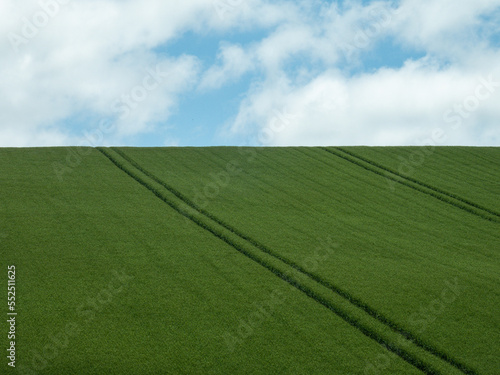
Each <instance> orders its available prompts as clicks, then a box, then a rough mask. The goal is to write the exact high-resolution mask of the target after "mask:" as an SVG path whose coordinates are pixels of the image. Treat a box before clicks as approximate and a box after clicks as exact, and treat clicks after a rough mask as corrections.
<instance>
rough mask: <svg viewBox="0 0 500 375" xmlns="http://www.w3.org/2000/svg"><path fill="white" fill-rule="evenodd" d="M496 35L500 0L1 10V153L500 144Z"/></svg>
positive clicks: (57, 3) (246, 1)
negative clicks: (5, 149)
mask: <svg viewBox="0 0 500 375" xmlns="http://www.w3.org/2000/svg"><path fill="white" fill-rule="evenodd" d="M499 25H500V0H478V1H475V2H469V1H458V2H457V1H451V0H432V1H431V0H423V1H422V0H401V1H347V0H346V1H338V2H336V1H320V0H315V1H272V2H271V1H266V0H190V1H185V2H182V4H181V3H177V4H176V3H175V2H162V1H159V0H146V1H142V2H134V1H124V2H116V1H113V0H99V1H97V0H85V1H78V2H76V1H69V2H68V1H62V0H45V1H41V2H39V1H26V2H22V4H18V2H15V1H13V0H8V1H5V2H3V3H2V5H0V33H1V34H2V35H4V38H3V39H2V40H1V41H0V52H1V56H2V58H1V59H0V66H1V68H2V72H4V76H3V77H2V79H1V80H0V90H1V94H2V97H3V98H4V100H2V103H1V104H0V106H1V108H0V113H1V114H0V119H1V120H2V121H0V146H13V147H24V146H61V145H88V146H101V145H128V146H214V145H255V146H274V145H276V146H288V145H304V146H315V145H422V144H429V143H433V144H436V145H489V146H499V145H500V130H499V129H500V126H499V125H500V105H499V104H500V70H499V68H500V67H499V64H498V61H500V26H499ZM103 124H106V125H107V126H104V125H103ZM437 134H443V135H442V136H439V137H438V136H437Z"/></svg>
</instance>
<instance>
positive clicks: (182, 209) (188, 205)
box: [97, 147, 477, 375]
mask: <svg viewBox="0 0 500 375" xmlns="http://www.w3.org/2000/svg"><path fill="white" fill-rule="evenodd" d="M97 149H98V151H99V152H101V154H103V155H104V156H105V157H106V158H107V159H109V160H110V161H111V162H112V163H113V164H114V165H115V166H116V167H118V168H119V169H120V170H122V171H123V172H124V173H126V174H127V175H129V176H130V177H131V178H133V179H134V180H135V181H136V182H138V183H139V184H141V185H143V186H144V187H145V188H147V189H148V190H150V191H151V192H152V193H153V194H155V195H156V196H157V197H158V198H159V199H161V200H162V201H163V202H164V203H166V204H167V205H169V206H170V207H171V208H173V209H174V210H175V211H177V212H178V213H179V214H181V215H182V216H184V217H186V218H187V219H189V220H191V221H192V222H194V223H195V224H197V225H198V226H200V227H201V228H203V229H205V230H206V231H208V232H210V233H211V234H213V235H214V236H216V237H218V238H219V239H221V240H222V241H224V242H225V243H227V244H228V245H230V246H231V247H233V248H234V249H235V250H237V251H238V252H240V253H242V254H243V255H245V256H246V257H248V258H249V259H251V260H253V261H254V262H256V263H258V264H259V265H261V266H263V267H265V268H266V269H268V270H269V271H271V272H272V273H273V274H275V275H276V276H278V277H279V278H281V279H282V280H284V281H285V282H287V283H288V284H290V285H291V286H293V287H294V288H296V289H298V290H300V291H301V292H303V293H304V294H306V295H307V296H308V297H309V298H312V299H313V300H315V301H316V302H317V303H319V304H321V305H322V306H324V307H326V308H328V309H329V310H330V311H332V312H333V313H335V314H336V315H337V316H339V317H340V318H342V319H343V320H344V321H346V322H347V323H348V324H350V325H351V326H353V327H355V328H356V329H358V330H359V331H360V332H361V333H363V334H364V335H365V336H367V337H369V338H371V339H373V340H375V341H376V342H378V343H379V344H381V345H382V346H384V347H385V348H386V349H387V350H389V351H391V352H393V353H395V354H396V355H398V356H399V357H400V358H402V359H403V360H405V361H406V362H408V363H410V364H411V365H413V366H414V367H416V368H418V369H419V370H421V371H423V372H424V373H426V374H440V373H441V372H439V371H438V370H436V369H435V368H433V366H431V365H429V364H428V363H425V362H424V361H422V360H421V359H420V358H418V357H417V356H415V355H414V354H412V353H411V352H409V351H407V350H406V349H404V348H402V347H401V345H396V344H394V340H393V341H392V342H391V341H390V340H387V339H386V338H385V337H383V335H381V334H379V333H377V332H376V331H375V330H373V329H372V328H370V327H369V326H367V325H366V324H363V323H361V322H360V321H359V319H357V318H356V317H353V316H351V315H349V313H346V311H345V309H341V308H339V307H338V306H335V305H334V304H332V303H331V302H330V301H329V300H328V299H327V298H325V297H323V296H322V295H321V294H320V293H317V292H316V291H315V290H313V289H312V288H311V287H309V286H307V285H304V283H301V282H299V281H297V278H298V276H299V275H303V276H306V277H307V278H308V279H310V280H312V281H314V282H315V283H316V284H319V285H321V286H322V287H324V288H326V289H328V290H329V291H332V292H334V293H335V294H336V295H338V296H340V297H341V298H342V299H344V300H345V301H347V302H348V303H349V304H351V305H352V306H354V307H356V308H358V309H360V310H362V311H363V312H364V313H366V314H368V315H369V316H370V317H371V318H373V319H375V320H376V321H377V322H378V323H381V324H382V325H383V326H385V327H386V328H389V329H390V330H391V331H393V332H395V333H396V334H398V335H400V336H402V338H403V339H404V340H407V341H409V342H411V343H412V344H414V345H415V346H416V347H418V348H419V349H421V350H423V351H425V352H427V353H428V354H431V355H432V356H434V357H436V358H438V359H439V360H442V361H444V362H446V363H447V364H448V365H451V366H452V367H453V368H454V369H456V370H458V371H460V372H461V373H464V374H470V375H475V374H477V373H476V372H475V371H474V370H472V369H470V368H468V366H466V365H464V364H462V363H460V362H458V361H456V360H455V359H453V358H451V357H450V356H449V355H448V354H446V353H444V352H442V351H440V350H438V349H436V348H434V347H433V346H431V345H429V344H427V343H425V342H423V341H422V340H421V339H419V338H418V337H416V336H414V335H413V334H412V333H411V332H409V331H407V330H405V329H404V328H402V327H400V326H399V325H398V324H396V323H395V322H393V321H391V320H390V319H388V318H387V317H385V316H384V315H382V314H381V313H379V312H378V311H376V310H375V309H373V308H371V307H370V306H369V305H367V304H366V303H364V302H362V301H361V300H359V299H357V298H355V297H354V296H352V295H351V294H350V293H348V292H346V291H345V290H343V289H341V288H339V287H337V286H336V285H333V284H332V283H330V282H328V281H326V280H324V279H322V278H321V277H319V276H318V275H316V274H314V273H311V272H309V271H307V270H306V269H304V268H303V267H301V266H300V265H299V264H297V263H295V262H293V261H291V260H289V259H286V258H284V257H282V256H280V255H279V254H276V253H275V252H274V251H272V250H270V249H268V248H267V247H266V246H264V245H263V244H261V243H259V242H258V241H255V240H253V239H252V238H250V237H249V236H247V235H245V234H244V233H241V232H240V231H238V230H237V229H235V228H233V227H231V226H230V225H229V224H227V223H225V222H223V221H222V220H220V219H219V218H217V217H215V216H214V215H212V214H211V213H210V212H208V211H206V210H204V209H202V208H200V207H198V206H197V205H196V204H195V203H194V202H192V201H191V200H189V199H188V198H187V197H186V196H185V195H183V194H182V193H181V192H179V191H178V190H176V189H175V188H173V187H172V186H170V185H168V184H166V183H165V182H164V181H162V180H160V179H159V178H158V177H156V176H155V175H154V174H152V173H150V172H149V171H147V170H145V169H144V168H143V167H142V166H141V165H139V164H138V163H137V162H135V161H134V160H133V159H132V158H130V157H129V156H128V155H126V154H125V153H124V152H123V151H122V150H119V149H116V148H112V149H106V148H102V147H99V148H97ZM113 153H116V155H118V157H116V156H114V155H113ZM119 158H121V159H123V161H124V162H123V161H122V162H121V161H120V160H119ZM126 164H129V165H130V166H128V165H126ZM134 169H135V170H137V171H138V172H137V171H134ZM141 174H142V175H144V176H146V178H144V177H143V176H141ZM147 178H149V179H151V180H152V181H153V182H154V183H156V184H158V185H159V186H161V188H164V189H166V190H167V191H168V192H169V193H171V194H173V195H174V196H175V197H176V198H177V199H179V200H180V201H181V202H175V201H174V199H172V198H169V197H167V195H166V194H164V193H163V192H161V191H160V189H161V188H160V189H158V188H157V187H155V186H154V185H153V184H152V183H150V182H148V181H147ZM207 219H208V220H207ZM207 221H208V222H207ZM211 222H213V223H211ZM219 226H220V227H222V228H223V229H225V230H226V231H227V232H229V233H227V234H225V233H223V230H221V228H218V227H219ZM232 236H236V237H237V238H239V240H243V241H244V243H247V245H248V244H249V245H251V246H252V247H254V248H256V249H258V250H259V252H260V253H264V254H265V255H268V256H269V257H271V258H273V259H274V260H277V261H278V262H279V264H285V265H287V266H288V267H290V268H291V269H292V271H291V272H289V273H287V272H284V271H283V270H281V269H280V268H279V266H276V265H273V264H270V262H268V261H266V260H264V259H262V257H260V256H258V255H256V254H254V252H252V251H251V250H248V249H247V248H245V247H247V246H245V245H244V244H241V243H238V239H236V240H235V239H233V238H231V237H232ZM292 274H294V275H295V277H294V276H291V275H292Z"/></svg>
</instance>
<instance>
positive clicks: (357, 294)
mask: <svg viewBox="0 0 500 375" xmlns="http://www.w3.org/2000/svg"><path fill="white" fill-rule="evenodd" d="M75 150H76V149H73V151H75ZM419 150H422V149H409V148H376V149H372V148H342V149H337V148H327V149H323V148H279V149H274V148H260V149H250V148H244V149H240V148H205V149H199V148H158V149H139V148H137V149H136V148H121V149H99V150H95V149H92V150H91V149H88V150H83V149H80V151H86V152H88V153H89V154H88V155H86V156H83V157H81V162H79V163H78V165H74V168H71V169H68V170H66V172H65V173H64V175H63V176H62V177H63V178H62V181H61V180H60V179H59V178H58V177H57V174H56V173H55V172H54V163H63V164H64V163H65V158H66V156H67V153H68V149H64V148H57V149H17V150H14V149H0V186H1V187H2V192H3V194H2V196H1V200H0V218H1V223H2V224H1V227H0V249H1V250H0V251H1V263H2V264H1V266H2V269H5V276H6V275H7V271H6V268H7V265H10V264H14V265H16V271H17V293H18V297H17V300H16V301H17V304H18V313H19V315H18V331H17V336H18V338H17V350H18V353H17V356H18V358H17V360H18V362H17V365H18V367H19V366H20V367H21V370H22V367H23V366H24V367H26V368H28V369H33V367H34V366H33V364H34V363H33V359H34V358H36V357H34V356H35V354H40V356H39V357H38V359H39V362H40V358H41V361H42V365H41V364H38V365H39V366H38V369H35V370H36V371H35V373H37V374H38V373H39V374H64V373H78V374H127V373H136V374H160V373H171V374H179V373H181V374H182V373H185V374H193V373H199V374H206V373H213V374H227V373H255V374H259V373H284V374H292V373H293V374H324V373H335V374H402V373H404V374H412V373H414V374H418V373H427V374H432V373H436V374H464V373H470V374H495V373H496V371H497V369H498V368H499V367H500V361H499V359H498V355H497V354H498V351H499V349H500V348H499V332H500V317H499V316H498V314H497V312H498V307H499V306H500V293H499V290H498V285H499V274H500V273H499V271H500V261H499V260H500V259H499V252H498V250H499V239H500V232H499V230H498V227H499V225H500V220H499V219H500V217H498V216H496V213H497V212H499V211H500V209H499V206H498V193H499V191H498V189H497V187H498V182H499V179H498V177H499V172H498V165H499V162H500V152H499V149H470V148H437V149H436V150H433V153H432V154H429V155H428V156H427V157H426V159H425V163H422V164H421V165H419V166H418V168H417V167H415V168H414V170H412V173H411V174H408V175H406V174H404V173H400V171H398V168H399V165H398V162H399V161H400V160H401V158H400V156H401V157H407V158H408V157H409V156H410V155H411V153H412V152H415V151H419ZM75 152H78V151H75ZM479 181H482V183H480V182H479ZM115 271H119V272H124V273H125V274H126V275H128V277H126V278H125V280H122V281H120V279H118V278H117V277H116V273H115ZM5 279H6V277H5ZM110 283H113V284H111V285H113V287H111V286H109V285H110ZM96 298H97V302H96V305H93V303H94V302H93V300H94V299H96ZM99 301H101V302H99ZM273 301H274V302H273ZM263 306H266V307H263ZM262 308H264V309H265V310H264V313H263V312H262V311H263V310H262ZM259 311H260V313H259ZM249 320H250V323H249ZM242 322H246V324H243V325H242ZM252 322H253V323H252ZM249 324H250V328H249ZM68 325H69V326H68ZM67 327H71V328H74V329H75V330H76V333H75V332H72V333H73V335H69V334H67V333H66V332H65V331H66V329H67ZM238 332H239V333H238ZM51 335H55V336H56V337H58V338H59V341H60V342H62V344H64V345H60V346H59V347H57V345H55V346H54V345H53V344H51V342H52V341H51V340H52V339H51V337H52V336H51ZM229 338H231V339H229ZM4 341H5V346H6V344H7V339H5V340H4ZM47 345H49V346H52V347H57V352H54V351H52V352H45V353H44V352H43V349H44V347H47ZM5 362H7V360H5ZM35 364H37V363H35ZM43 365H44V366H43ZM1 366H2V367H5V368H7V370H8V371H9V370H10V368H8V367H7V365H6V363H5V364H1ZM42 367H43V368H42ZM28 369H26V371H25V373H30V372H29V371H28ZM18 370H19V368H18ZM11 372H12V371H11ZM18 373H23V371H18Z"/></svg>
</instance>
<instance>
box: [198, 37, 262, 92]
mask: <svg viewBox="0 0 500 375" xmlns="http://www.w3.org/2000/svg"><path fill="white" fill-rule="evenodd" d="M218 59H219V60H220V65H215V66H212V67H211V68H210V69H208V70H207V71H206V72H205V74H204V76H203V79H202V80H201V83H200V89H202V90H207V89H217V88H220V87H221V86H222V85H224V84H225V83H226V82H228V81H232V80H236V79H238V78H240V77H241V76H242V75H243V74H245V73H246V72H248V71H249V70H251V69H253V66H254V64H253V63H252V61H251V59H252V57H251V56H248V55H247V53H246V52H245V51H244V50H243V49H242V48H241V47H240V46H237V45H231V44H227V43H224V44H223V45H222V46H221V48H220V51H219V53H218Z"/></svg>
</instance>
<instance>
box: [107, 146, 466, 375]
mask: <svg viewBox="0 0 500 375" xmlns="http://www.w3.org/2000/svg"><path fill="white" fill-rule="evenodd" d="M112 150H113V151H114V152H115V153H116V154H118V155H119V156H120V157H122V158H123V159H124V160H125V161H126V162H128V163H129V164H131V165H132V166H133V167H134V168H136V169H137V170H138V171H140V172H142V173H143V174H144V175H145V176H147V177H149V178H150V179H151V180H153V181H154V182H156V183H157V184H158V185H160V186H162V187H163V188H165V189H167V190H168V191H169V192H170V193H172V194H173V195H174V196H175V197H177V198H178V199H180V200H181V201H182V202H183V203H184V204H186V205H188V206H189V207H190V208H192V209H193V210H195V211H197V212H198V213H200V214H202V215H203V216H205V217H206V218H208V219H210V220H212V221H214V222H215V223H216V224H218V225H220V226H221V227H223V228H224V229H226V230H227V231H229V232H230V233H232V234H234V235H236V236H238V237H239V238H240V239H242V240H244V241H246V242H248V243H250V244H251V245H253V246H254V247H255V248H257V249H259V250H260V251H262V252H264V253H265V254H267V255H269V256H271V257H273V258H274V259H276V260H278V261H279V262H281V263H284V264H285V265H287V266H289V267H291V268H292V269H293V270H294V271H296V272H298V273H300V274H302V275H305V276H306V277H308V278H309V279H311V280H313V281H314V282H316V283H317V284H319V285H321V286H323V287H325V288H327V289H328V290H330V291H332V292H334V293H335V294H337V295H338V296H339V297H341V298H343V299H344V300H346V301H347V302H348V303H350V304H351V305H353V306H355V307H356V308H359V309H361V310H362V311H364V312H365V313H366V314H368V315H369V316H371V317H372V318H374V319H375V320H377V321H378V322H379V323H381V324H383V325H384V326H385V327H387V328H389V329H390V330H391V331H393V332H395V333H397V334H398V335H401V336H403V337H404V339H405V340H408V341H410V342H411V343H413V344H414V345H416V346H417V347H419V348H421V349H422V350H424V351H426V352H427V353H429V354H431V355H432V356H434V357H437V358H439V359H440V360H443V361H445V362H446V363H448V364H449V365H451V366H453V367H454V368H455V369H457V370H459V371H460V372H462V373H464V374H471V375H475V374H476V372H475V371H474V370H472V369H470V368H469V367H468V366H466V365H464V364H462V363H460V362H459V361H457V360H455V359H454V358H452V357H451V356H450V355H448V354H447V353H445V352H443V351H441V350H438V349H437V348H435V347H433V346H432V345H430V344H428V343H426V342H424V341H422V340H421V339H419V338H418V337H416V336H415V335H414V334H412V333H411V332H409V331H407V330H405V329H404V328H403V327H401V326H399V325H398V324H396V323H395V322H393V321H392V320H390V319H389V318H387V317H385V316H384V315H383V314H381V313H380V312H378V311H376V310H375V309H373V308H372V307H370V306H369V305H367V304H366V303H364V302H363V301H361V300H360V299H358V298H356V297H354V296H353V295H351V294H350V293H348V292H347V291H345V290H343V289H341V288H340V287H338V286H336V285H334V284H332V283H330V282H329V281H327V280H325V279H323V278H321V277H320V276H318V275H316V274H314V273H312V272H309V271H307V270H306V269H305V268H303V267H302V266H300V265H299V264H297V263H295V262H293V261H291V260H289V259H287V258H285V257H283V256H281V255H279V254H277V253H275V252H274V251H272V250H270V249H269V248H267V247H266V246H265V245H263V244H261V243H259V242H257V241H255V240H254V239H252V238H250V237H249V236H247V235H245V234H244V233H241V232H240V231H239V230H237V229H236V228H233V227H232V226H230V225H229V224H227V223H225V222H223V221H222V220H220V219H219V218H217V217H216V216H214V215H212V214H211V213H210V212H208V211H206V210H204V209H202V208H200V207H198V206H197V205H196V204H195V203H194V202H192V201H191V200H190V199H188V198H187V197H186V196H185V195H183V194H182V193H181V192H179V191H178V190H176V189H175V188H173V187H172V186H170V185H168V184H167V183H165V182H164V181H162V180H161V179H159V178H158V177H156V176H155V175H154V174H152V173H150V172H149V171H147V170H145V169H144V168H143V167H142V166H141V165H139V164H138V163H137V162H136V161H134V160H133V159H132V158H131V157H129V156H128V155H126V154H125V153H124V152H123V151H122V150H120V149H117V148H112ZM99 151H101V152H102V153H103V154H104V155H105V156H106V157H108V158H111V157H112V156H111V157H110V156H108V154H106V153H105V150H104V149H99ZM110 160H111V161H113V159H110ZM113 163H114V164H115V165H117V166H118V167H119V168H121V169H123V170H124V171H125V172H126V173H127V174H129V175H130V176H131V177H133V178H134V179H136V180H137V181H138V182H139V183H141V184H143V183H142V182H141V181H140V180H138V179H137V178H136V177H134V176H132V175H131V174H130V173H129V172H128V171H127V170H125V169H124V168H123V167H121V166H119V165H118V164H117V163H115V162H114V161H113ZM146 187H147V186H146ZM148 189H149V187H148ZM150 190H151V189H150ZM153 192H154V191H153ZM155 194H156V193H155ZM159 197H160V196H159ZM160 199H162V200H164V201H165V199H163V198H162V197H160ZM166 203H167V204H169V205H170V206H171V207H173V206H172V205H171V204H170V203H168V202H166ZM173 208H174V209H176V210H177V211H178V212H179V213H181V214H182V215H184V216H186V215H187V214H186V212H185V210H184V209H182V208H181V209H180V210H179V209H178V208H175V207H173ZM186 217H187V218H188V219H191V218H190V217H188V216H186ZM191 220H192V219H191ZM193 221H194V220H193ZM201 221H202V222H203V219H202V220H201ZM195 222H196V223H197V224H198V225H200V226H202V227H203V225H201V224H199V223H198V222H197V221H195ZM209 231H210V232H211V233H212V234H214V235H217V234H216V233H214V231H212V230H209ZM231 246H232V245H231ZM237 250H238V249H237ZM245 255H246V254H245ZM251 259H253V258H251ZM253 260H255V259H253ZM259 264H261V263H260V262H259ZM266 268H267V267H266ZM271 271H272V270H271ZM273 272H274V271H273ZM278 276H279V275H278ZM306 294H307V293H306ZM318 302H319V301H318ZM320 303H321V302H320ZM321 304H323V303H321ZM325 307H327V306H325ZM329 308H330V307H329ZM330 310H331V308H330ZM332 311H333V310H332ZM346 321H347V320H346ZM377 342H379V341H377ZM391 351H393V350H391ZM393 352H394V351H393ZM396 354H397V353H396ZM398 355H399V354H398ZM412 364H413V363H412ZM433 371H434V370H433ZM429 373H438V372H429Z"/></svg>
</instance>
